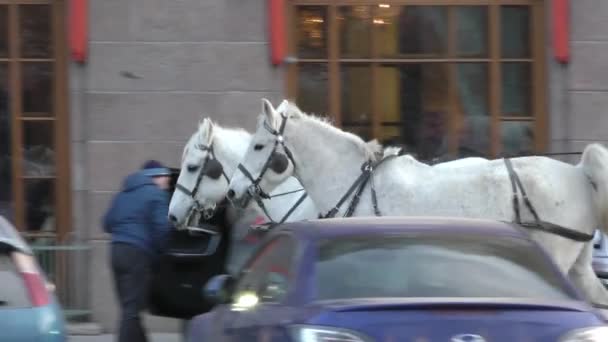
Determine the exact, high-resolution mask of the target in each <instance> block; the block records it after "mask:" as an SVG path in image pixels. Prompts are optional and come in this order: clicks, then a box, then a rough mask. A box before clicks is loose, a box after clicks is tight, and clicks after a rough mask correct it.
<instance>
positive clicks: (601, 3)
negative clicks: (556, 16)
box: [570, 0, 608, 41]
mask: <svg viewBox="0 0 608 342" xmlns="http://www.w3.org/2000/svg"><path fill="white" fill-rule="evenodd" d="M571 8H572V17H571V19H570V22H571V25H572V26H571V27H572V40H574V41H577V40H608V25H606V17H608V1H606V0H576V1H573V2H571Z"/></svg>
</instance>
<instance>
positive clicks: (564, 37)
mask: <svg viewBox="0 0 608 342" xmlns="http://www.w3.org/2000/svg"><path fill="white" fill-rule="evenodd" d="M569 29H570V1H569V0H553V30H552V31H553V54H554V56H555V59H556V60H557V61H558V62H560V63H568V62H569V61H570V35H569Z"/></svg>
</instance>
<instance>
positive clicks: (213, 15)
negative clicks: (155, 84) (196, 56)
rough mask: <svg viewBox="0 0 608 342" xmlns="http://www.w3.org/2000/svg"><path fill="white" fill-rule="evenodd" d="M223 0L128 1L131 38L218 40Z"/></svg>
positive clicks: (192, 40) (150, 39) (191, 40)
mask: <svg viewBox="0 0 608 342" xmlns="http://www.w3.org/2000/svg"><path fill="white" fill-rule="evenodd" d="M246 1H251V0H246ZM246 1H243V2H246ZM223 2H224V1H223V0H173V1H166V0H132V1H129V3H130V5H131V11H130V23H131V25H130V29H131V32H132V34H133V38H134V39H135V40H138V41H174V42H179V41H187V42H204V41H217V40H220V37H221V35H222V28H223V26H222V21H223V18H222V9H223ZM233 24H234V23H233Z"/></svg>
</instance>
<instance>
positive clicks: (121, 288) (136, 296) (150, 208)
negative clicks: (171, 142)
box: [103, 160, 171, 342]
mask: <svg viewBox="0 0 608 342" xmlns="http://www.w3.org/2000/svg"><path fill="white" fill-rule="evenodd" d="M169 181H170V170H169V169H168V168H166V167H165V166H163V165H162V164H161V163H159V162H158V161H155V160H150V161H147V162H146V163H145V164H144V165H143V166H142V169H141V170H140V171H137V172H135V173H133V174H131V175H129V176H128V177H127V178H126V179H125V181H124V183H123V187H122V190H121V191H120V192H119V193H118V194H117V195H116V197H115V198H114V200H113V201H112V204H111V206H110V208H109V209H108V211H107V213H106V214H105V216H104V218H103V228H104V230H105V231H106V232H107V233H109V234H111V235H112V243H111V253H110V264H111V268H112V272H113V274H114V283H115V287H116V289H115V290H116V293H117V295H118V299H119V302H120V310H121V313H120V330H119V334H118V341H119V342H127V341H129V342H140V341H147V337H146V333H145V331H144V328H143V325H142V322H141V318H140V313H141V312H142V311H143V310H144V309H145V308H146V302H147V298H148V291H149V281H150V278H151V274H152V269H153V268H154V267H155V264H156V262H157V261H158V259H159V257H160V255H161V253H162V251H163V249H164V247H165V245H166V241H167V239H168V235H169V233H170V230H171V226H170V225H169V220H168V217H167V215H168V210H169V194H168V193H167V191H166V190H167V188H168V187H169Z"/></svg>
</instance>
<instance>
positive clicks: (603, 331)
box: [559, 326, 608, 342]
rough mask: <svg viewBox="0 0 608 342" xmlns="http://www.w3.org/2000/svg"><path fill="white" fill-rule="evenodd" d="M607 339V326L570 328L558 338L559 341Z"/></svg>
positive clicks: (583, 341)
mask: <svg viewBox="0 0 608 342" xmlns="http://www.w3.org/2000/svg"><path fill="white" fill-rule="evenodd" d="M603 341H608V326H600V327H590V328H583V329H576V330H572V331H570V332H569V333H567V334H566V335H564V336H562V337H561V338H560V339H559V342H603Z"/></svg>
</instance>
